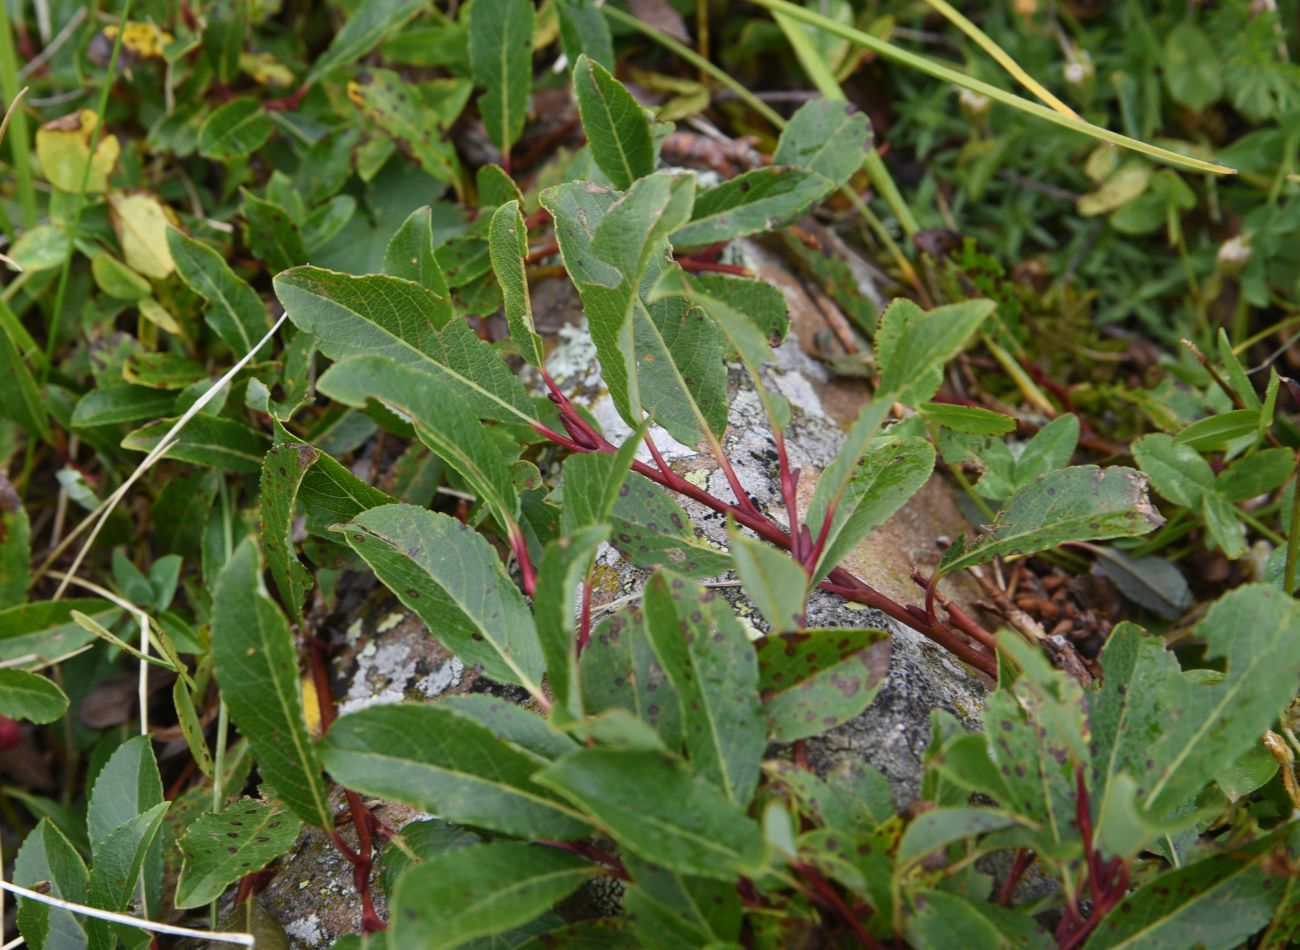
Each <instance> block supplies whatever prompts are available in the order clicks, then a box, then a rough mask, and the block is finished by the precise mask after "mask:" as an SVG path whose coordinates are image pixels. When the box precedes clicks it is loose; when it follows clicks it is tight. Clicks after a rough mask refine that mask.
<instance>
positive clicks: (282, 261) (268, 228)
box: [240, 189, 307, 271]
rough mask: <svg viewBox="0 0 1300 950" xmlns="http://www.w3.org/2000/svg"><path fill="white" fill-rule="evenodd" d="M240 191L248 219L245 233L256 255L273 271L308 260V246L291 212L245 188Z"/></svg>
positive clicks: (246, 218)
mask: <svg viewBox="0 0 1300 950" xmlns="http://www.w3.org/2000/svg"><path fill="white" fill-rule="evenodd" d="M240 194H242V195H243V197H244V218H245V220H246V221H247V222H248V228H247V230H246V236H247V240H248V246H249V248H251V249H252V251H253V256H254V257H256V258H257V259H258V260H260V261H262V262H263V263H265V264H266V267H267V270H270V271H282V270H284V269H285V268H288V267H293V266H294V265H295V264H301V263H303V261H305V260H306V259H307V248H306V246H305V245H304V244H303V242H302V234H301V233H300V232H299V231H298V225H297V224H295V223H294V221H293V219H292V218H291V217H290V216H289V212H287V211H286V210H285V209H284V208H281V207H280V206H279V205H278V204H275V203H274V202H272V201H266V200H264V199H262V198H259V197H257V195H255V194H252V193H251V192H249V191H247V190H246V189H240Z"/></svg>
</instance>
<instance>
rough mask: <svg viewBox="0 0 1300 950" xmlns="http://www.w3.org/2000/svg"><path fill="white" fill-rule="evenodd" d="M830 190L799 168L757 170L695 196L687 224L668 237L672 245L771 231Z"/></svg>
mask: <svg viewBox="0 0 1300 950" xmlns="http://www.w3.org/2000/svg"><path fill="white" fill-rule="evenodd" d="M834 190H835V182H833V181H831V179H829V178H827V177H825V176H824V175H819V174H817V173H816V172H812V171H807V170H805V169H802V168H790V167H786V166H777V165H770V166H768V167H767V168H756V169H754V170H753V171H748V172H744V173H743V174H741V175H737V176H736V177H735V178H732V179H729V180H728V181H725V182H723V183H722V184H720V185H717V186H716V187H713V188H709V189H707V190H705V191H702V192H700V193H699V195H698V197H697V198H696V199H695V209H694V212H693V213H692V215H691V220H690V223H689V224H686V225H684V226H683V227H680V228H678V229H677V230H675V231H673V233H672V241H673V246H674V247H696V246H699V245H705V244H716V243H718V242H719V241H730V240H731V239H733V238H738V237H744V236H745V235H747V234H754V233H757V232H760V231H774V230H776V229H777V228H780V227H783V226H784V225H786V224H789V223H790V222H791V221H793V220H794V219H796V218H798V217H799V216H800V215H801V214H804V213H805V212H807V211H808V210H809V209H810V208H812V207H813V206H814V205H815V204H817V202H819V201H821V200H822V199H823V198H825V197H826V196H827V195H828V194H830V193H831V192H832V191H834Z"/></svg>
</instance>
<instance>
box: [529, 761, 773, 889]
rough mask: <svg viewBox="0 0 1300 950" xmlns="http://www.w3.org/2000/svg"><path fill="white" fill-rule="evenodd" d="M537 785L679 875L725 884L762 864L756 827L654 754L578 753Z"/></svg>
mask: <svg viewBox="0 0 1300 950" xmlns="http://www.w3.org/2000/svg"><path fill="white" fill-rule="evenodd" d="M537 781H538V782H540V783H541V784H542V785H545V786H547V787H549V788H553V789H555V790H556V791H558V792H559V793H560V794H562V795H563V796H565V797H566V798H568V799H569V800H570V801H572V802H574V803H575V804H577V805H579V806H580V807H582V808H583V809H584V810H585V811H586V812H587V813H588V814H590V815H591V816H592V817H593V818H594V819H595V820H596V821H597V822H598V823H599V824H600V825H601V827H603V828H604V829H605V831H606V832H607V833H608V834H609V835H610V836H611V837H612V838H613V839H614V840H615V841H616V842H618V844H619V845H620V846H621V847H624V848H627V849H628V850H629V851H631V852H632V853H634V854H636V855H638V856H639V857H641V858H643V859H645V860H646V861H650V862H652V863H655V864H660V865H663V866H664V867H666V868H670V869H672V870H674V871H679V872H681V873H684V874H699V875H701V876H703V877H709V878H718V879H720V880H726V881H733V880H734V879H735V875H736V874H737V873H741V874H751V875H752V874H753V873H754V872H756V871H757V870H759V869H760V868H761V867H762V864H763V836H762V832H761V831H760V830H759V827H758V825H757V823H755V822H754V821H753V820H752V819H750V818H748V817H747V816H746V815H745V813H744V811H743V810H742V809H741V808H740V806H738V805H736V804H735V803H734V802H732V801H730V800H729V799H728V798H727V797H726V796H725V795H723V793H722V792H721V791H719V790H718V789H717V788H716V787H715V786H714V785H711V784H709V783H707V782H705V781H703V780H701V779H693V778H692V777H691V774H690V772H688V771H687V770H686V768H685V767H684V766H683V765H681V764H680V763H679V762H678V761H677V760H676V759H674V758H672V757H671V756H667V755H665V754H663V753H660V752H646V751H639V750H617V749H584V750H582V751H580V752H576V753H574V754H573V755H571V756H569V757H568V758H566V759H564V760H562V761H560V762H557V763H556V764H555V765H552V766H550V767H549V768H547V769H545V770H543V771H542V772H540V773H538V775H537Z"/></svg>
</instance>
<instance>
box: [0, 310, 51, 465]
mask: <svg viewBox="0 0 1300 950" xmlns="http://www.w3.org/2000/svg"><path fill="white" fill-rule="evenodd" d="M0 303H2V302H0ZM5 309H6V312H7V310H8V308H7V307H6V308H5ZM16 322H17V321H15V323H16ZM11 333H12V329H11V327H10V325H9V322H8V321H7V320H0V366H3V367H5V370H6V371H5V372H3V373H0V416H4V417H5V418H6V419H12V420H13V421H14V422H16V423H17V424H18V425H19V426H20V427H22V430H23V431H24V432H26V433H27V434H28V435H29V436H31V437H32V438H35V439H39V440H40V441H42V442H47V441H49V438H50V424H49V420H48V419H47V418H46V408H45V400H44V397H42V395H41V390H40V389H39V388H37V386H36V380H35V379H33V378H32V371H31V370H30V369H28V368H27V364H26V363H25V362H23V358H22V352H21V347H20V346H19V345H18V342H17V341H16V340H14V338H13V337H12V336H11V335H10V334H11Z"/></svg>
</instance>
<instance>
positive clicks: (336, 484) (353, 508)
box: [298, 452, 393, 538]
mask: <svg viewBox="0 0 1300 950" xmlns="http://www.w3.org/2000/svg"><path fill="white" fill-rule="evenodd" d="M392 500H393V499H391V498H389V497H388V496H387V495H385V494H384V493H383V492H381V491H380V490H379V489H378V488H373V487H371V486H370V485H367V484H366V483H365V482H363V481H362V480H361V479H359V478H357V477H356V476H355V475H353V474H352V473H351V472H350V471H348V469H347V468H345V467H344V466H343V465H341V464H340V463H339V462H338V461H337V460H335V459H333V458H331V457H330V456H329V455H327V454H325V453H323V452H322V453H321V454H320V456H319V457H318V458H317V459H316V464H315V465H313V466H312V467H311V468H309V469H308V470H307V474H306V475H305V476H303V480H302V485H300V486H299V488H298V501H299V502H300V503H301V504H302V507H303V511H304V512H305V514H306V515H307V530H308V531H310V532H312V533H313V534H315V535H317V536H319V537H326V538H333V537H334V535H333V534H332V532H331V529H332V528H333V526H334V525H336V524H339V523H340V522H344V521H349V520H351V519H352V518H353V517H355V516H356V515H358V514H360V513H361V512H363V511H365V510H367V509H369V508H376V507H378V506H379V505H386V504H388V503H389V502H391V501H392Z"/></svg>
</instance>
